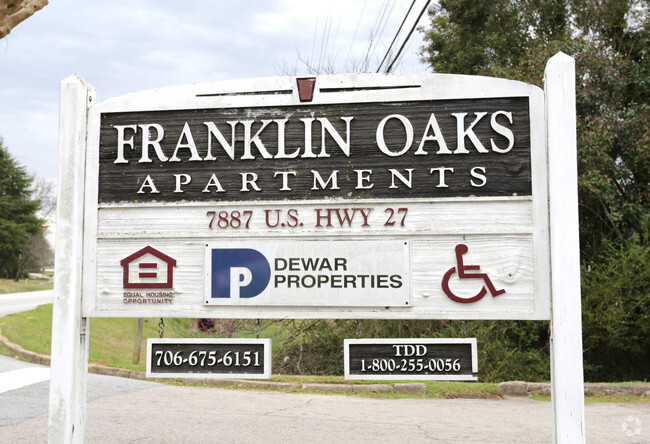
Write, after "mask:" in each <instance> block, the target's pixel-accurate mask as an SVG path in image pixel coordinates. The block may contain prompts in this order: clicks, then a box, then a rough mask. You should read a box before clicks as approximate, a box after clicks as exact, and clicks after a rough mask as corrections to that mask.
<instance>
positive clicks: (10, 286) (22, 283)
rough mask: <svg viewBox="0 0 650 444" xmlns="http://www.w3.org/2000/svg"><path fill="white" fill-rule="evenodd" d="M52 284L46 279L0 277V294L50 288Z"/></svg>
mask: <svg viewBox="0 0 650 444" xmlns="http://www.w3.org/2000/svg"><path fill="white" fill-rule="evenodd" d="M53 286H54V284H53V283H52V282H50V281H49V280H48V279H30V280H26V279H21V280H19V281H17V282H16V281H14V280H12V279H0V294H4V293H22V292H26V291H39V290H51V289H52V287H53Z"/></svg>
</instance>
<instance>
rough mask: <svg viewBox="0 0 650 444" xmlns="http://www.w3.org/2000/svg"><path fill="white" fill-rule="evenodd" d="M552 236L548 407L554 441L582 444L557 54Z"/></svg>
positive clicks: (568, 164)
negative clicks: (549, 391)
mask: <svg viewBox="0 0 650 444" xmlns="http://www.w3.org/2000/svg"><path fill="white" fill-rule="evenodd" d="M544 88H545V92H546V125H547V126H546V128H547V143H548V171H549V213H550V236H551V239H550V240H551V278H552V281H551V298H552V299H551V403H552V405H553V442H554V443H571V444H575V443H581V442H582V443H584V442H585V420H584V418H585V408H584V378H583V367H582V315H581V302H580V243H579V238H578V173H577V170H578V167H577V141H576V102H575V100H576V99H575V97H576V96H575V63H574V60H573V58H571V57H569V56H568V55H566V54H563V53H558V54H556V55H555V56H553V57H552V58H551V59H550V60H549V61H548V63H547V65H546V71H545V73H544Z"/></svg>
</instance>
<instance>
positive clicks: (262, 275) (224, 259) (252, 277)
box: [211, 248, 271, 299]
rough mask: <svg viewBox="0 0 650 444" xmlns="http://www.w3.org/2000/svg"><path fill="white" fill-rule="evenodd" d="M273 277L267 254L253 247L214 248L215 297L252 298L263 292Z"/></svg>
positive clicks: (213, 288) (213, 278)
mask: <svg viewBox="0 0 650 444" xmlns="http://www.w3.org/2000/svg"><path fill="white" fill-rule="evenodd" d="M270 280H271V265H270V264H269V261H268V260H267V259H266V257H265V256H264V255H263V254H262V253H260V252H259V251H257V250H253V249H250V248H222V249H217V248H215V249H213V250H212V294H211V296H212V297H213V298H230V299H239V298H252V297H255V296H257V295H259V294H261V293H262V292H263V291H264V290H265V289H266V287H267V286H268V284H269V281H270Z"/></svg>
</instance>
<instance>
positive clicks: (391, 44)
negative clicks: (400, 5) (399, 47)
mask: <svg viewBox="0 0 650 444" xmlns="http://www.w3.org/2000/svg"><path fill="white" fill-rule="evenodd" d="M413 5H415V0H413V1H412V2H411V6H409V10H408V11H406V15H405V16H404V19H403V20H402V23H400V25H399V29H398V30H397V32H396V33H395V37H393V41H392V42H390V45H389V46H388V49H387V50H386V54H384V58H383V59H381V63H380V64H379V66H378V67H377V71H376V72H379V70H380V69H381V65H383V64H384V62H385V61H386V58H387V57H388V55H389V54H390V50H391V49H392V48H393V45H394V44H395V40H397V36H398V35H399V33H400V32H401V31H402V27H403V26H404V23H405V22H406V19H407V18H408V16H409V14H410V13H411V9H413Z"/></svg>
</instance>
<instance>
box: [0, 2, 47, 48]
mask: <svg viewBox="0 0 650 444" xmlns="http://www.w3.org/2000/svg"><path fill="white" fill-rule="evenodd" d="M47 3H48V0H0V39H2V38H5V37H6V36H7V35H8V34H9V33H10V32H11V30H12V29H14V28H15V27H16V26H18V25H19V24H20V23H21V22H23V21H24V20H27V19H28V18H29V17H31V16H32V15H34V14H35V13H36V12H37V11H40V10H41V9H43V8H44V7H45V6H46V5H47Z"/></svg>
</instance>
